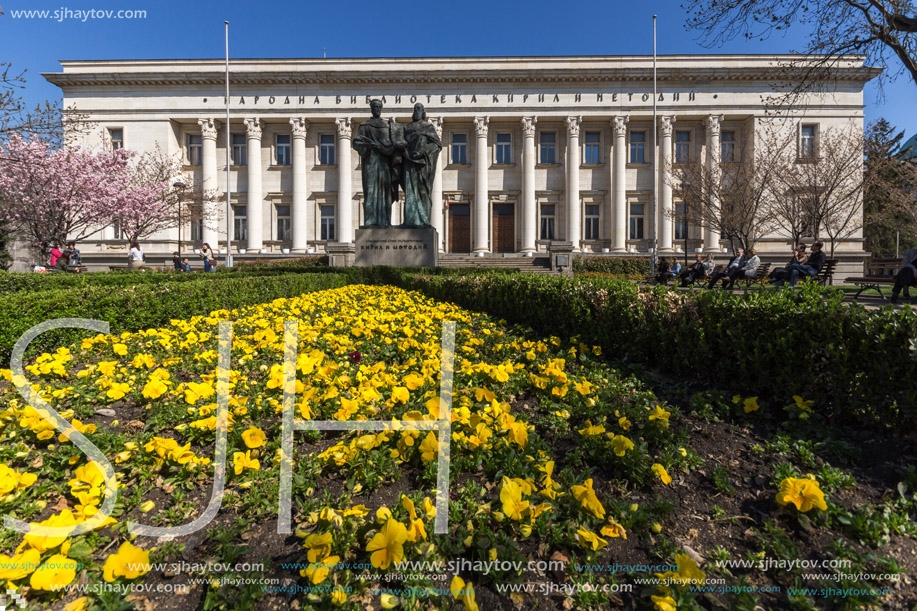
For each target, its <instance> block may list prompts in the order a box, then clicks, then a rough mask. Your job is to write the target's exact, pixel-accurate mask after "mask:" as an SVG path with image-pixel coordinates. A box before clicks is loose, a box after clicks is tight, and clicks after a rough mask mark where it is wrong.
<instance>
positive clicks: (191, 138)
mask: <svg viewBox="0 0 917 611" xmlns="http://www.w3.org/2000/svg"><path fill="white" fill-rule="evenodd" d="M201 142H202V140H201V135H200V134H188V141H187V145H188V146H187V147H186V148H187V151H188V157H187V161H188V165H201Z"/></svg>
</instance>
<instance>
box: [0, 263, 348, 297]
mask: <svg viewBox="0 0 917 611" xmlns="http://www.w3.org/2000/svg"><path fill="white" fill-rule="evenodd" d="M296 271H301V272H306V273H323V272H329V271H332V270H331V268H329V267H323V266H320V265H300V266H280V265H278V266H273V265H250V266H249V265H245V266H239V267H233V268H231V269H226V268H223V267H218V268H217V270H216V271H215V272H210V273H204V272H191V273H180V272H175V271H171V270H170V271H158V270H156V271H154V270H149V271H116V272H88V273H85V274H36V273H15V274H0V294H6V293H17V292H23V291H32V292H38V291H62V290H68V289H75V288H88V287H92V286H107V287H116V288H117V287H127V286H137V285H156V284H165V283H170V284H172V283H183V282H210V281H212V280H213V279H215V278H225V277H230V276H231V277H234V278H242V277H250V276H275V275H278V274H289V273H295V272H296Z"/></svg>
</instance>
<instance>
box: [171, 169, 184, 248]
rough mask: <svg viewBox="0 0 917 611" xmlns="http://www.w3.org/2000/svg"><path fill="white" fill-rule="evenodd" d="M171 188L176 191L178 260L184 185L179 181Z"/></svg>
mask: <svg viewBox="0 0 917 611" xmlns="http://www.w3.org/2000/svg"><path fill="white" fill-rule="evenodd" d="M172 186H173V187H175V188H176V189H178V258H179V259H181V204H182V195H183V194H184V192H185V183H183V182H182V181H180V180H179V181H177V182H175V183H174V184H173V185H172Z"/></svg>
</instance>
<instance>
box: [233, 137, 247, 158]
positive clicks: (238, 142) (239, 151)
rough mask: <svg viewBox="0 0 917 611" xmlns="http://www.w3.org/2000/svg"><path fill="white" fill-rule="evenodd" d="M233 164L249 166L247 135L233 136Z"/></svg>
mask: <svg viewBox="0 0 917 611" xmlns="http://www.w3.org/2000/svg"><path fill="white" fill-rule="evenodd" d="M232 164H233V165H248V160H247V159H246V158H245V134H233V135H232Z"/></svg>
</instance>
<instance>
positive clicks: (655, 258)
mask: <svg viewBox="0 0 917 611" xmlns="http://www.w3.org/2000/svg"><path fill="white" fill-rule="evenodd" d="M657 97H658V96H657V95H656V15H653V149H652V150H653V257H652V265H653V278H654V279H655V277H656V262H657V261H658V260H659V209H658V206H657V202H656V191H657V190H658V187H659V185H658V183H659V174H658V173H657V171H656V158H657V157H658V151H657V150H656V129H657V128H656V98H657Z"/></svg>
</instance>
